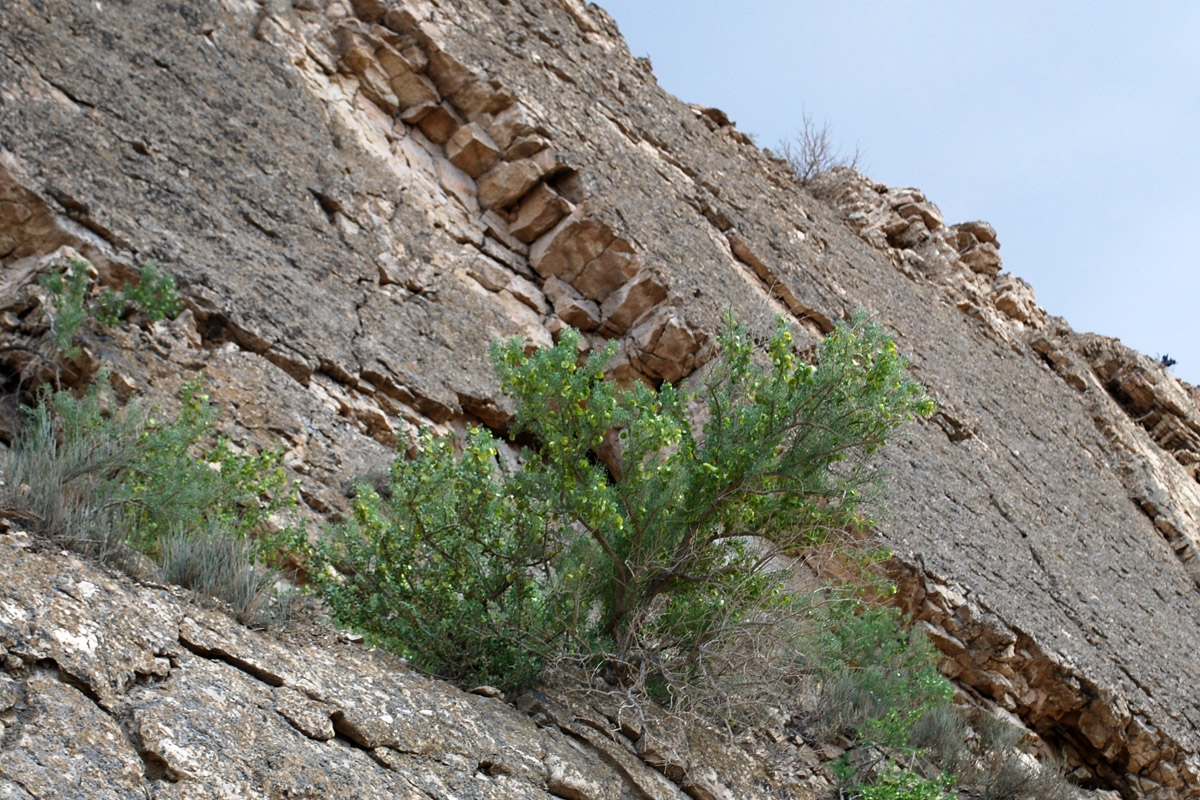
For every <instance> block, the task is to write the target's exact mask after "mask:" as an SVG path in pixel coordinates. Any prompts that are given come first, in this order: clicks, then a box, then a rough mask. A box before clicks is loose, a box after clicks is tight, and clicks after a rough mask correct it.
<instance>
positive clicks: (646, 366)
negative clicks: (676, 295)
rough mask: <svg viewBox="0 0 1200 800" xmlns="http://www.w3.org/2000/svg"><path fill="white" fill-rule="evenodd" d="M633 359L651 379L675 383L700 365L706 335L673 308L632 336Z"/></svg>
mask: <svg viewBox="0 0 1200 800" xmlns="http://www.w3.org/2000/svg"><path fill="white" fill-rule="evenodd" d="M629 338H630V341H631V348H630V353H631V359H632V361H633V363H634V365H635V366H637V367H638V368H639V369H641V370H642V371H643V372H644V373H645V374H646V375H648V376H649V377H651V378H654V379H658V380H664V381H667V382H668V383H675V382H676V381H679V380H682V379H683V378H685V377H687V376H688V375H690V374H691V373H692V372H693V371H695V369H696V367H698V366H699V362H698V358H697V357H698V355H699V353H700V348H701V347H702V345H703V344H704V336H703V334H700V333H699V332H698V331H696V330H694V329H693V328H692V327H691V326H690V325H688V323H687V322H686V321H685V320H684V319H682V318H681V317H680V316H679V314H678V312H677V311H676V310H675V309H673V308H663V309H660V310H659V311H658V312H657V313H656V314H654V315H653V316H652V317H650V319H648V320H646V321H645V322H643V323H642V324H641V325H638V327H637V328H635V329H634V330H633V331H632V332H631V333H630V334H629Z"/></svg>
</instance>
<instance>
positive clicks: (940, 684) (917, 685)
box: [805, 598, 954, 748]
mask: <svg viewBox="0 0 1200 800" xmlns="http://www.w3.org/2000/svg"><path fill="white" fill-rule="evenodd" d="M903 623H904V620H903V618H902V615H901V614H900V612H899V611H898V610H897V609H895V608H891V607H888V606H880V605H874V604H870V603H866V602H863V601H861V600H857V599H853V598H839V599H835V600H833V601H832V602H829V603H827V604H825V605H823V606H822V607H821V608H820V610H819V624H818V626H817V633H815V634H814V635H813V636H812V637H811V638H810V639H809V640H808V642H807V643H806V646H805V655H806V658H807V659H809V660H810V661H811V662H812V663H813V665H814V667H815V672H816V674H817V675H818V677H820V678H821V679H822V687H821V711H822V713H823V714H824V715H825V718H826V724H832V730H829V731H828V732H830V733H843V732H848V733H852V734H854V735H855V736H856V737H857V738H858V740H859V741H860V742H863V743H867V744H878V745H884V746H887V747H892V748H906V747H910V746H911V744H912V743H911V741H910V739H911V735H912V734H913V732H914V731H915V730H920V729H921V724H920V723H921V722H922V720H923V718H924V717H925V716H926V715H927V714H929V713H931V712H936V711H940V710H941V709H944V708H945V707H946V706H947V705H948V704H949V701H950V700H951V699H952V698H953V696H954V690H953V687H952V686H951V685H950V682H949V681H948V680H946V678H945V677H943V676H942V675H941V673H939V672H938V670H937V658H938V656H937V651H936V650H935V649H934V647H933V644H932V643H931V642H930V641H929V637H927V636H926V635H925V634H924V632H922V631H920V630H906V629H905V627H904V624H903Z"/></svg>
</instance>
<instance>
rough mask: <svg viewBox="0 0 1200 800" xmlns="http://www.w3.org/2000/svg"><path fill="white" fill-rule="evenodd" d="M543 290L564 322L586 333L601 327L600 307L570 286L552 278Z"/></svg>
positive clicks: (547, 281)
mask: <svg viewBox="0 0 1200 800" xmlns="http://www.w3.org/2000/svg"><path fill="white" fill-rule="evenodd" d="M542 290H543V291H544V292H545V293H546V299H547V300H549V301H550V302H551V303H552V304H553V305H554V313H555V314H556V315H557V316H558V318H559V319H561V320H562V321H563V322H565V323H567V324H568V325H570V326H571V327H573V328H577V329H578V330H581V331H585V332H586V331H594V330H596V328H598V327H600V309H599V307H598V306H597V305H596V304H595V303H594V302H592V301H591V300H588V299H586V298H585V297H584V296H583V295H581V294H580V293H579V292H577V291H576V290H575V288H574V287H573V286H571V285H570V284H568V283H566V282H564V281H562V280H559V279H558V278H556V277H553V276H551V277H550V278H549V279H547V280H546V283H545V284H544V285H543V287H542Z"/></svg>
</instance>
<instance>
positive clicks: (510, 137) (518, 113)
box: [482, 103, 534, 150]
mask: <svg viewBox="0 0 1200 800" xmlns="http://www.w3.org/2000/svg"><path fill="white" fill-rule="evenodd" d="M482 123H483V125H484V127H486V128H487V131H488V133H489V134H491V137H492V139H493V140H494V141H495V142H496V144H497V145H499V146H500V149H501V150H507V149H508V147H509V145H511V144H512V143H513V141H514V140H516V139H518V138H520V137H525V136H530V135H532V134H533V132H534V129H533V125H531V124H530V123H529V115H528V114H527V113H526V111H525V107H524V106H522V105H521V104H520V103H514V104H513V105H511V106H509V107H508V108H506V109H504V110H503V111H501V112H499V113H497V114H494V115H493V114H485V115H484V116H483V118H482Z"/></svg>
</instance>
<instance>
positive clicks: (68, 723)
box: [0, 535, 813, 800]
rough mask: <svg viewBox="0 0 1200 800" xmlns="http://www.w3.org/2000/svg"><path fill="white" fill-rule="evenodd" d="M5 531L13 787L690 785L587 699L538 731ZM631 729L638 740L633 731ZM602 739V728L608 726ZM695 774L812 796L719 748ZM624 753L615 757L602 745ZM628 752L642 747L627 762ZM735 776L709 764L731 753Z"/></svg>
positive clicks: (244, 792)
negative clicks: (659, 766)
mask: <svg viewBox="0 0 1200 800" xmlns="http://www.w3.org/2000/svg"><path fill="white" fill-rule="evenodd" d="M23 538H24V537H19V536H12V535H0V564H2V565H3V576H4V580H3V581H0V658H2V659H3V662H4V668H5V672H4V673H3V674H0V720H3V726H4V727H3V729H2V735H3V742H4V744H3V747H0V792H3V793H4V795H3V796H5V797H16V798H31V797H32V798H43V797H44V798H51V797H89V798H90V797H97V798H141V797H194V798H223V797H251V798H258V797H262V798H269V797H363V798H396V797H400V798H412V799H413V800H422V799H423V798H428V797H439V796H443V797H444V796H458V797H478V798H527V799H532V798H549V797H555V796H556V797H574V798H578V800H603V799H604V798H621V797H627V796H630V793H637V796H639V797H651V798H655V800H682V799H683V798H684V797H685V796H686V795H685V794H684V792H683V790H682V789H681V788H679V786H678V785H677V784H676V783H673V782H671V781H669V780H667V779H666V778H664V777H663V776H662V775H660V774H659V773H658V772H656V771H655V770H654V769H653V768H652V767H650V766H648V765H647V764H645V763H643V762H642V761H641V760H640V759H639V758H638V757H637V756H636V752H635V747H634V745H633V743H632V742H631V741H629V740H628V739H627V738H626V736H625V735H623V734H621V733H619V732H617V731H616V729H615V728H614V732H613V733H612V734H610V736H609V737H608V738H607V739H606V738H604V737H598V743H597V744H593V743H591V742H590V740H589V737H590V736H592V735H597V734H596V731H597V728H599V729H601V730H603V729H606V728H608V727H610V726H613V725H614V723H613V722H611V721H610V720H609V719H608V718H607V717H606V716H604V712H603V711H602V710H598V709H597V707H596V706H595V705H594V704H592V705H589V704H587V703H586V702H574V703H572V706H571V707H572V709H573V713H572V714H566V713H565V712H564V711H563V710H562V708H561V707H560V706H559V705H556V704H555V702H554V701H552V700H550V699H549V698H547V697H544V696H539V697H538V699H537V700H536V701H534V702H536V703H539V704H540V706H541V708H543V709H544V710H545V711H549V712H550V713H549V714H545V713H543V714H542V715H541V716H540V717H538V719H539V720H540V724H539V723H535V722H534V721H533V718H532V717H531V716H529V715H525V714H521V713H519V712H517V711H515V710H514V709H513V708H512V707H511V706H509V705H507V704H505V703H504V702H503V700H501V699H497V698H496V697H487V696H483V695H481V694H467V693H464V692H461V691H459V690H457V689H454V688H452V687H450V686H448V685H447V684H445V683H442V682H439V681H434V680H430V679H428V678H425V677H422V676H420V675H417V674H416V673H414V672H412V671H411V670H409V669H408V668H407V667H406V666H404V665H403V664H402V663H401V662H399V660H398V659H395V658H391V657H384V656H382V655H380V654H377V653H373V652H369V651H365V650H364V649H363V648H362V647H361V646H356V645H350V644H345V643H339V642H338V641H337V640H336V638H335V637H332V636H328V637H325V641H324V642H322V643H321V644H320V646H318V643H317V642H316V641H314V640H312V639H311V638H309V637H307V636H305V635H303V634H301V633H296V634H294V638H293V639H292V640H291V641H286V642H285V641H280V640H278V639H276V638H275V637H274V636H265V635H261V634H257V633H254V632H251V631H247V630H246V629H244V628H242V627H241V626H239V625H237V624H236V623H234V622H232V621H231V620H230V619H229V618H228V617H226V616H224V615H223V614H220V613H216V612H213V611H207V610H204V609H201V608H198V607H196V606H195V605H194V604H193V603H191V602H189V601H188V600H187V599H186V597H185V596H184V595H183V593H182V592H181V593H179V594H178V595H177V594H174V593H172V592H170V591H167V590H165V589H163V588H156V587H149V586H134V585H132V584H131V583H130V582H129V580H128V579H125V578H123V577H117V576H114V575H110V574H105V573H104V572H102V571H100V570H97V569H96V568H95V567H94V566H92V565H90V564H87V563H84V562H81V561H79V560H78V559H76V558H74V557H72V556H66V555H58V554H47V553H39V552H36V551H33V550H31V549H30V548H29V546H28V543H27V542H25V541H23ZM626 730H627V731H628V732H629V733H631V734H633V735H635V737H636V733H635V732H634V731H633V730H632V729H629V728H628V727H627V728H626ZM589 732H590V733H589ZM705 744H706V749H705V756H706V758H705V763H704V764H703V765H701V764H700V763H698V762H694V763H685V764H684V769H683V774H681V775H679V776H677V781H678V782H679V783H682V784H684V785H690V784H688V783H687V781H691V782H700V783H702V784H707V786H708V788H709V790H710V791H715V792H719V793H729V792H733V791H735V788H734V787H735V785H736V784H734V785H730V784H731V782H730V776H736V777H737V778H738V779H740V780H747V781H749V780H756V781H765V782H766V784H765V785H770V786H771V787H772V790H773V792H776V793H777V794H773V796H781V797H793V798H797V800H804V799H805V798H811V797H812V796H813V795H812V794H811V793H810V792H809V791H807V790H806V789H805V788H804V787H803V786H802V784H801V783H800V781H798V780H797V778H796V777H795V776H793V777H790V778H789V779H787V780H779V779H775V778H773V777H771V776H769V775H767V774H765V773H764V772H763V771H762V769H761V767H760V766H756V764H755V762H754V761H753V760H751V759H750V758H749V757H747V756H746V755H745V754H744V753H739V752H737V751H735V750H731V749H729V748H726V747H724V746H723V745H721V743H720V742H718V741H716V740H712V741H709V742H706V743H705ZM609 750H611V753H612V754H613V757H612V760H609V759H607V758H604V757H603V756H601V755H599V754H600V753H607V752H608V751H609ZM620 753H624V755H623V756H621V755H619V754H620ZM713 761H715V762H716V763H718V764H720V765H721V766H722V767H723V772H724V777H714V776H713V775H711V774H710V773H709V772H707V771H706V769H711V764H712V762H713Z"/></svg>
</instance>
